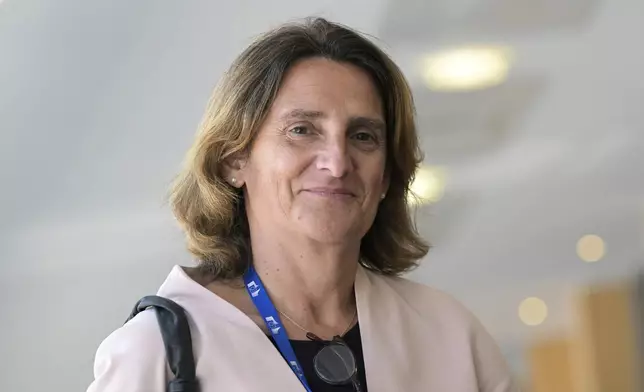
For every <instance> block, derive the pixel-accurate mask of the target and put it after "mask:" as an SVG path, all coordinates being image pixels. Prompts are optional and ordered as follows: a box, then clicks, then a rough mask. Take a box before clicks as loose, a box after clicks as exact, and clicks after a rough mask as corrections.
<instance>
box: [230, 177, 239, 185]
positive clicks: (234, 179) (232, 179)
mask: <svg viewBox="0 0 644 392" xmlns="http://www.w3.org/2000/svg"><path fill="white" fill-rule="evenodd" d="M230 182H232V183H233V185H236V184H237V179H236V178H235V177H233V178H231V179H230Z"/></svg>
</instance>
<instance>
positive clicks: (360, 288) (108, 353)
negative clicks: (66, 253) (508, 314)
mask: <svg viewBox="0 0 644 392" xmlns="http://www.w3.org/2000/svg"><path fill="white" fill-rule="evenodd" d="M355 292H356V301H357V306H358V319H359V322H360V332H361V335H362V345H363V351H364V361H365V368H366V376H367V387H368V390H369V392H398V391H401V392H421V391H422V392H515V391H518V387H517V386H516V385H515V384H514V383H513V381H512V378H511V375H510V372H509V370H508V367H507V366H506V363H505V361H504V360H503V357H502V356H501V354H500V352H499V350H498V348H497V346H496V344H495V343H494V341H493V340H492V338H491V337H490V336H489V335H488V333H487V332H486V331H485V330H484V328H483V327H482V326H481V324H480V323H479V322H478V321H477V320H476V318H474V316H473V315H472V314H471V313H469V312H468V311H467V310H466V309H464V308H463V306H461V305H460V304H459V303H458V302H456V301H455V300H454V299H452V298H451V297H450V296H448V295H446V294H444V293H442V292H439V291H437V290H434V289H431V288H428V287H426V286H423V285H420V284H417V283H413V282H411V281H409V280H406V279H401V278H391V277H383V276H380V275H377V274H374V273H372V272H370V271H368V270H366V269H364V268H362V267H361V268H359V269H358V273H357V276H356V282H355ZM158 295H161V296H164V297H167V298H170V299H172V300H174V301H176V302H177V303H178V304H180V305H181V306H183V307H184V308H185V309H186V311H187V313H188V317H189V321H190V324H191V325H190V326H191V332H192V338H193V345H194V350H195V361H196V366H197V377H198V379H199V382H200V385H201V389H202V392H229V391H230V392H233V391H234V392H242V391H248V392H257V391H279V392H284V391H286V392H290V391H293V392H304V388H303V387H302V385H301V384H300V382H299V380H298V379H297V377H296V376H295V375H294V374H293V372H292V371H291V369H290V368H289V366H288V365H287V364H286V362H285V361H284V360H283V359H282V357H281V355H280V353H279V352H278V351H277V350H276V349H275V347H274V346H273V344H272V343H271V341H270V340H269V339H268V338H267V337H266V335H264V333H263V332H262V330H261V329H260V328H259V327H257V325H255V323H253V321H251V320H250V319H249V318H248V317H247V316H246V315H245V314H243V313H242V312H241V311H239V310H238V309H237V308H235V307H234V306H232V305H231V304H229V303H228V302H226V301H224V300H223V299H221V298H219V297H218V296H216V295H215V294H213V293H212V292H210V291H208V290H207V289H206V288H204V287H202V286H201V285H199V284H198V283H196V282H195V281H193V280H192V279H191V278H190V277H188V275H187V274H186V273H185V272H184V271H183V269H182V268H181V267H179V266H176V267H174V268H173V270H172V272H171V273H170V275H169V276H168V277H167V279H166V281H165V282H164V283H163V285H162V286H161V288H160V289H159V292H158ZM169 375H170V374H169V369H168V366H167V363H166V361H165V352H164V347H163V342H162V339H161V334H160V331H159V328H158V325H157V320H156V316H155V314H154V312H153V311H145V312H142V313H141V314H139V315H137V316H136V317H135V318H134V319H132V320H131V321H130V322H128V323H127V324H126V325H124V326H123V327H121V328H119V329H118V330H116V331H114V332H113V333H112V334H111V335H110V336H108V337H107V338H106V339H105V340H104V341H103V343H101V345H100V347H99V348H98V351H97V353H96V360H95V364H94V377H95V380H94V382H93V383H92V384H91V385H90V386H89V389H88V390H87V392H165V388H166V380H167V379H168V377H169Z"/></svg>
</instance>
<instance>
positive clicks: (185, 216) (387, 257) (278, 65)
mask: <svg viewBox="0 0 644 392" xmlns="http://www.w3.org/2000/svg"><path fill="white" fill-rule="evenodd" d="M313 57H322V58H327V59H330V60H334V61H338V62H343V63H350V64H353V65H354V66H357V67H359V68H360V69H362V70H363V71H364V72H366V73H367V74H368V75H370V76H371V78H372V80H373V82H374V84H375V86H376V87H377V90H378V92H379V94H380V97H381V99H382V102H383V108H384V115H385V122H386V126H387V161H386V162H387V163H386V166H387V169H386V170H387V171H388V174H389V176H390V186H389V190H388V192H387V195H386V197H385V199H384V200H382V201H381V203H380V206H379V209H378V212H377V215H376V218H375V220H374V223H373V225H372V227H371V228H370V229H369V231H368V232H367V234H366V235H365V236H364V238H363V239H362V244H361V251H360V252H361V254H360V263H361V264H362V265H363V266H364V267H366V268H368V269H370V270H372V271H376V272H378V273H381V274H384V275H398V274H401V273H403V272H405V271H408V270H410V269H412V268H413V267H415V266H416V265H417V263H418V261H419V260H420V259H421V258H422V257H424V256H425V255H426V254H427V252H428V250H429V245H428V244H427V243H426V242H425V241H424V240H423V239H422V238H420V236H419V235H418V232H417V230H416V227H415V225H414V222H413V219H412V214H411V211H410V208H409V206H408V204H407V195H408V193H409V192H410V191H409V186H410V184H411V182H412V180H413V178H414V174H415V172H416V169H417V167H418V165H419V164H420V162H421V161H422V153H421V151H420V149H419V146H418V137H417V134H416V126H415V111H414V104H413V99H412V94H411V90H410V88H409V85H408V84H407V81H406V80H405V77H404V76H403V74H402V72H401V71H400V69H399V68H398V66H396V64H394V62H393V61H392V60H391V59H390V58H389V57H388V56H387V55H386V54H385V53H384V52H383V51H382V50H380V49H379V48H378V47H377V46H376V45H375V44H373V43H372V42H371V41H370V40H368V39H367V38H365V37H364V36H362V35H361V34H360V33H358V32H356V31H354V30H352V29H350V28H348V27H345V26H342V25H339V24H336V23H332V22H329V21H327V20H325V19H322V18H311V19H306V20H304V21H301V22H296V23H289V24H285V25H282V26H280V27H278V28H276V29H274V30H272V31H269V32H268V33H266V34H264V35H262V36H260V37H259V38H258V39H257V40H256V41H255V42H254V43H252V44H251V45H250V46H249V47H248V48H247V49H246V50H244V52H242V53H241V55H240V56H239V57H238V58H237V59H236V60H235V61H234V62H233V64H232V66H231V68H230V69H229V70H228V72H226V73H225V74H224V76H223V78H222V79H221V81H220V83H219V84H218V86H217V87H216V88H215V90H214V92H213V94H212V97H211V99H210V102H209V104H208V107H207V109H206V113H205V116H204V119H203V121H202V123H201V125H200V127H199V132H198V134H197V136H196V140H195V142H194V144H193V146H192V147H191V149H190V150H189V152H188V155H187V159H186V162H185V167H184V169H183V171H182V173H181V174H180V175H179V176H178V178H177V179H176V182H175V184H174V186H173V188H172V192H171V197H170V202H171V206H172V209H173V212H174V214H175V216H176V218H177V220H178V222H179V223H180V225H181V226H182V228H183V229H184V231H185V233H186V237H187V242H188V249H189V250H190V252H191V253H192V254H193V255H194V256H195V257H196V258H197V259H198V260H199V266H200V267H201V269H202V271H204V272H206V273H207V274H209V275H211V276H212V277H213V278H214V279H232V278H236V277H239V276H241V275H242V274H243V273H244V271H245V270H246V268H247V264H248V262H247V260H248V256H249V254H250V249H249V247H250V241H249V239H250V233H249V230H248V221H247V216H246V212H245V209H244V201H243V195H242V192H241V191H240V190H238V189H236V188H233V187H232V186H230V185H229V184H228V183H227V182H226V181H225V180H224V177H223V170H222V169H223V164H224V162H225V161H226V159H228V158H230V157H232V156H235V155H236V154H247V153H249V151H250V149H251V146H252V143H253V140H254V139H255V137H256V135H257V131H258V129H259V127H260V125H261V124H262V122H263V121H264V119H265V117H266V115H267V113H268V111H269V109H270V107H271V105H272V103H273V101H274V99H275V97H276V96H277V94H278V92H279V88H280V85H281V82H282V80H283V78H284V76H285V74H286V73H287V72H288V71H289V69H290V68H291V67H292V66H293V65H294V64H295V63H297V62H299V61H302V60H304V59H307V58H313Z"/></svg>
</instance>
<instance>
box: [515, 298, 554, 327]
mask: <svg viewBox="0 0 644 392" xmlns="http://www.w3.org/2000/svg"><path fill="white" fill-rule="evenodd" d="M547 317H548V306H546V303H545V302H543V300H542V299H540V298H537V297H530V298H526V299H524V300H523V301H522V302H521V305H519V318H520V319H521V321H523V323H524V324H525V325H529V326H536V325H540V324H542V323H543V322H544V321H545V320H546V318H547Z"/></svg>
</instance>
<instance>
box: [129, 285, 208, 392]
mask: <svg viewBox="0 0 644 392" xmlns="http://www.w3.org/2000/svg"><path fill="white" fill-rule="evenodd" d="M147 308H154V310H155V312H156V314H157V321H158V322H159V328H160V329H161V336H163V345H164V346H165V352H166V357H167V360H168V364H169V365H170V370H172V374H174V377H175V378H174V379H173V380H170V382H168V387H167V392H199V383H198V382H197V378H196V375H195V373H196V372H195V359H194V355H193V353H192V337H191V336H190V326H189V325H188V319H187V318H186V312H185V311H184V310H183V308H182V307H181V306H179V305H177V304H176V303H175V302H174V301H172V300H169V299H167V298H163V297H159V296H156V295H150V296H147V297H143V298H141V300H139V302H137V303H136V305H135V306H134V309H132V313H131V314H130V317H128V319H127V321H130V320H131V319H132V318H133V317H134V316H136V315H137V314H139V313H140V312H142V311H144V310H146V309H147ZM127 321H126V322H127Z"/></svg>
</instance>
